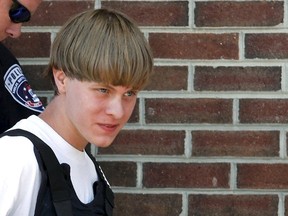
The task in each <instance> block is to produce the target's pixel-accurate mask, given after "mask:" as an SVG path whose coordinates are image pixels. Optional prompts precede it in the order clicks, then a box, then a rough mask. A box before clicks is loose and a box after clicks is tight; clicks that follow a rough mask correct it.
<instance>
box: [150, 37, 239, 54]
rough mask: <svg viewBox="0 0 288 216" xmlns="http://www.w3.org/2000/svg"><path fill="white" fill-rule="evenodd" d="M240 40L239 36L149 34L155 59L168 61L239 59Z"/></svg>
mask: <svg viewBox="0 0 288 216" xmlns="http://www.w3.org/2000/svg"><path fill="white" fill-rule="evenodd" d="M238 40H239V39H238V34H189V33H183V34H180V33H150V34H149V43H150V45H151V47H152V51H153V54H154V57H156V58H168V59H238V58H239V48H238Z"/></svg>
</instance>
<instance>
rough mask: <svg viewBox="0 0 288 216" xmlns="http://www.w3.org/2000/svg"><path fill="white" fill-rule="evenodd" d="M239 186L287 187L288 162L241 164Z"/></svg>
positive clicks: (238, 178) (238, 177)
mask: <svg viewBox="0 0 288 216" xmlns="http://www.w3.org/2000/svg"><path fill="white" fill-rule="evenodd" d="M237 167H238V169H237V170H238V175H237V185H238V187H239V188H253V189H287V187H288V181H287V179H288V164H239V165H238V166H237Z"/></svg>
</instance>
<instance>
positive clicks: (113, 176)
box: [96, 156, 137, 187]
mask: <svg viewBox="0 0 288 216" xmlns="http://www.w3.org/2000/svg"><path fill="white" fill-rule="evenodd" d="M96 157H97V156H96ZM99 164H100V166H101V168H102V170H103V172H104V173H105V176H106V178H107V179H108V182H109V183H110V185H111V186H119V187H135V186H136V179H137V165H136V163H134V162H119V161H117V162H104V161H101V162H99Z"/></svg>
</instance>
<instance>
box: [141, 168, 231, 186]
mask: <svg viewBox="0 0 288 216" xmlns="http://www.w3.org/2000/svg"><path fill="white" fill-rule="evenodd" d="M229 172H230V166H229V164H222V163H220V164H218V163H215V164H206V163H204V164H203V163H200V164H195V163H189V164H183V163H180V164H178V163H146V164H144V165H143V185H144V187H148V188H171V187H172V188H173V187H176V188H178V187H179V188H228V187H229Z"/></svg>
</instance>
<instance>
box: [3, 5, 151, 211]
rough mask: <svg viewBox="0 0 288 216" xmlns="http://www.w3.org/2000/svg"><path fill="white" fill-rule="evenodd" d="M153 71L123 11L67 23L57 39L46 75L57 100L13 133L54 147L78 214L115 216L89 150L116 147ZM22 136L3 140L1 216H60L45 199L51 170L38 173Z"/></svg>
mask: <svg viewBox="0 0 288 216" xmlns="http://www.w3.org/2000/svg"><path fill="white" fill-rule="evenodd" d="M152 68H153V59H152V55H151V52H150V48H149V46H148V43H147V41H146V40H145V38H144V36H143V34H142V33H141V32H140V30H139V28H138V27H137V26H136V25H135V24H134V23H133V22H132V21H131V20H130V19H129V18H127V17H126V16H125V15H123V14H121V13H119V12H116V11H112V10H107V9H99V10H89V11H87V12H84V13H81V14H80V15H78V16H76V17H75V18H73V19H71V20H70V21H68V22H67V23H66V24H65V25H64V27H63V28H62V29H61V30H60V32H59V33H58V34H57V37H56V38H55V40H54V42H53V45H52V49H51V57H50V62H49V67H48V70H47V75H48V76H50V77H51V78H52V81H53V84H54V86H55V97H54V98H53V100H52V101H51V102H50V103H49V104H48V106H47V107H46V109H45V110H44V112H43V113H41V114H40V115H39V116H35V115H33V116H30V117H29V118H27V119H24V120H21V121H20V122H18V123H17V124H16V125H15V126H14V127H13V128H12V129H11V130H10V131H9V132H13V131H15V129H22V130H26V131H29V132H31V133H32V134H33V135H36V136H37V137H38V138H40V139H41V140H42V141H44V142H45V143H46V146H49V147H50V148H51V149H52V150H53V152H54V154H55V155H56V157H57V159H58V161H59V163H60V164H61V165H62V166H63V170H65V171H63V170H62V173H65V174H64V176H65V181H66V182H67V184H68V186H69V193H68V194H69V195H68V197H70V198H71V203H72V212H73V215H85V216H89V215H111V209H112V207H111V206H113V200H111V199H110V198H111V197H110V198H109V197H108V198H107V196H111V194H110V195H109V190H110V188H109V186H108V184H107V182H106V181H105V180H106V179H105V177H104V176H103V174H102V171H101V169H100V168H99V167H98V168H97V165H96V168H97V171H96V170H95V164H93V162H92V159H91V157H89V156H87V153H86V152H85V151H84V149H85V147H86V145H87V144H88V143H91V144H94V145H96V146H97V147H107V146H109V145H110V144H111V143H112V141H113V140H114V138H115V137H116V135H117V134H118V133H119V131H120V130H121V129H122V128H123V126H124V125H125V123H126V122H127V121H128V119H129V117H130V115H131V113H132V111H133V108H134V106H135V103H136V98H137V93H138V91H139V90H141V89H142V88H143V87H144V85H145V84H146V82H147V80H148V78H149V76H150V74H151V72H152ZM9 132H8V133H9ZM17 133H18V131H16V134H14V136H10V135H5V136H3V137H2V138H1V139H0V149H1V151H0V194H1V196H0V215H1V216H4V215H5V216H7V215H9V216H11V215H13V216H19V215H21V216H30V215H34V212H35V215H49V216H51V215H56V213H55V211H57V209H56V207H57V206H56V205H54V206H53V204H51V203H52V202H53V201H51V197H49V196H48V199H47V196H45V197H44V198H43V193H41V191H43V190H44V191H45V190H46V191H47V185H49V184H44V186H45V187H44V186H43V181H44V179H43V172H44V173H45V170H44V171H43V170H42V172H41V171H40V169H41V167H42V168H43V166H42V165H41V160H39V157H38V156H39V152H38V149H37V148H35V149H34V151H35V153H34V151H33V143H32V142H31V140H29V139H27V138H26V137H24V136H22V135H21V133H19V134H17ZM35 155H36V157H35ZM48 159H49V157H48ZM51 161H52V157H51ZM42 162H43V161H42ZM38 164H40V165H38ZM44 165H45V164H44ZM39 166H40V168H39ZM44 167H45V166H44ZM47 170H48V171H47V172H49V169H47ZM53 172H54V171H52V174H53ZM45 176H46V177H47V175H44V177H45ZM48 178H50V174H48ZM57 179H59V181H60V178H58V176H56V182H57ZM101 179H102V180H101ZM103 179H104V180H103ZM48 181H49V182H50V185H51V188H52V186H53V184H52V183H51V179H49V180H48ZM103 182H104V184H105V185H104V186H103V185H102V186H101V183H103ZM107 187H108V189H107ZM48 190H50V189H49V188H48ZM51 190H52V189H51ZM48 192H49V191H48ZM50 192H51V191H50ZM111 193H112V192H111ZM46 194H47V193H46ZM49 194H50V193H48V195H49ZM62 194H63V193H62ZM52 197H53V194H52ZM107 199H108V201H109V202H106V200H107ZM43 200H44V201H43ZM53 200H54V199H53ZM58 200H61V199H58ZM40 201H41V202H40ZM109 205H111V206H109ZM47 206H48V208H47ZM60 206H61V205H60ZM35 209H36V211H35ZM39 212H41V213H39ZM43 212H44V213H43ZM45 212H46V213H45ZM47 212H48V213H47ZM38 213H39V214H38ZM65 213H66V215H72V214H69V213H67V212H65ZM63 215H64V214H63Z"/></svg>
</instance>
